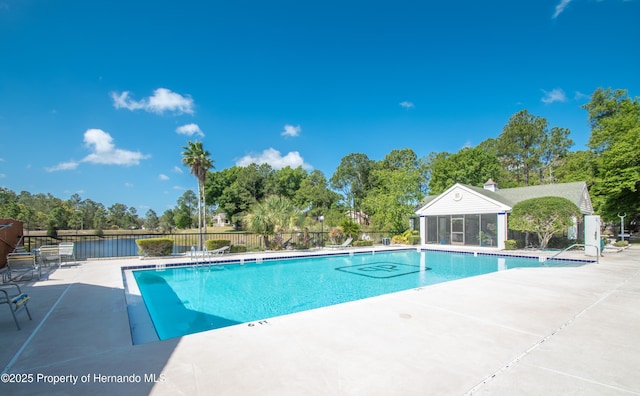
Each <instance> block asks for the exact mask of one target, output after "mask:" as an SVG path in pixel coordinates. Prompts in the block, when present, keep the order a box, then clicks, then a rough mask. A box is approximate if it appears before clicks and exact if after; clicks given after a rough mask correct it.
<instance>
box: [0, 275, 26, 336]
mask: <svg viewBox="0 0 640 396" xmlns="http://www.w3.org/2000/svg"><path fill="white" fill-rule="evenodd" d="M28 302H29V296H28V295H26V294H25V293H23V292H22V290H20V286H18V285H16V284H6V285H2V286H0V304H7V305H8V306H9V309H10V310H11V316H13V321H14V322H16V326H17V327H18V330H20V324H18V318H16V313H17V312H20V311H21V310H23V309H24V310H25V311H26V312H27V315H28V316H29V320H31V312H29V307H27V303H28Z"/></svg>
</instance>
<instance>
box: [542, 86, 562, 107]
mask: <svg viewBox="0 0 640 396" xmlns="http://www.w3.org/2000/svg"><path fill="white" fill-rule="evenodd" d="M542 92H544V96H543V97H542V99H540V100H541V101H542V103H545V104H551V103H553V102H566V101H567V95H565V93H564V91H563V90H562V89H560V88H554V89H552V90H551V91H545V90H544V89H543V90H542Z"/></svg>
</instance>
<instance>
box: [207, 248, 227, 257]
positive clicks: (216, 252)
mask: <svg viewBox="0 0 640 396" xmlns="http://www.w3.org/2000/svg"><path fill="white" fill-rule="evenodd" d="M230 248H231V246H223V247H221V248H217V249H213V250H209V251H208V254H209V256H218V255H223V254H224V252H226V251H227V250H229V249H230Z"/></svg>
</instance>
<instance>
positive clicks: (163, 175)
mask: <svg viewBox="0 0 640 396" xmlns="http://www.w3.org/2000/svg"><path fill="white" fill-rule="evenodd" d="M158 179H160V180H169V176H167V175H165V174H163V173H161V174H160V175H158Z"/></svg>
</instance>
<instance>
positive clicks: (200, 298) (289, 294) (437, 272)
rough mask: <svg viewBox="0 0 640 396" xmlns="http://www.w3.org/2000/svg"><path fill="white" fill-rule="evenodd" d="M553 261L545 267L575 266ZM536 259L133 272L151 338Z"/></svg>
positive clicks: (435, 257)
mask: <svg viewBox="0 0 640 396" xmlns="http://www.w3.org/2000/svg"><path fill="white" fill-rule="evenodd" d="M577 264H581V263H579V262H564V261H563V262H556V261H554V262H553V264H549V263H547V264H546V265H547V266H549V265H563V266H566V265H577ZM539 266H541V264H540V263H539V262H538V260H535V259H527V258H516V257H506V256H485V255H478V256H477V257H476V256H474V255H473V254H463V253H447V252H434V251H422V252H418V251H416V250H406V251H395V252H375V254H372V253H371V252H368V253H362V254H355V255H351V256H350V255H334V256H324V257H304V258H296V259H282V260H270V261H264V262H261V263H257V262H249V263H245V264H243V265H240V264H239V263H233V264H224V265H221V264H218V265H211V266H210V265H199V266H184V267H173V268H167V269H165V270H162V271H157V270H139V271H133V273H134V277H135V279H136V282H137V283H138V287H139V289H140V292H141V294H142V297H143V299H144V302H145V304H146V306H147V309H148V311H149V314H150V316H151V319H152V321H153V324H154V326H155V329H156V332H157V334H158V337H159V338H160V339H162V340H164V339H168V338H173V337H180V336H183V335H186V334H191V333H196V332H200V331H206V330H211V329H217V328H221V327H226V326H231V325H235V324H240V323H247V322H254V321H259V320H263V319H267V318H271V317H274V316H279V315H285V314H290V313H295V312H300V311H306V310H309V309H313V308H319V307H325V306H329V305H334V304H339V303H344V302H348V301H355V300H359V299H363V298H368V297H373V296H378V295H382V294H387V293H393V292H397V291H401V290H408V289H412V288H418V287H422V286H428V285H433V284H436V283H441V282H447V281H451V280H455V279H461V278H466V277H470V276H476V275H481V274H486V273H490V272H495V271H499V270H504V269H511V268H517V267H539Z"/></svg>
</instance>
